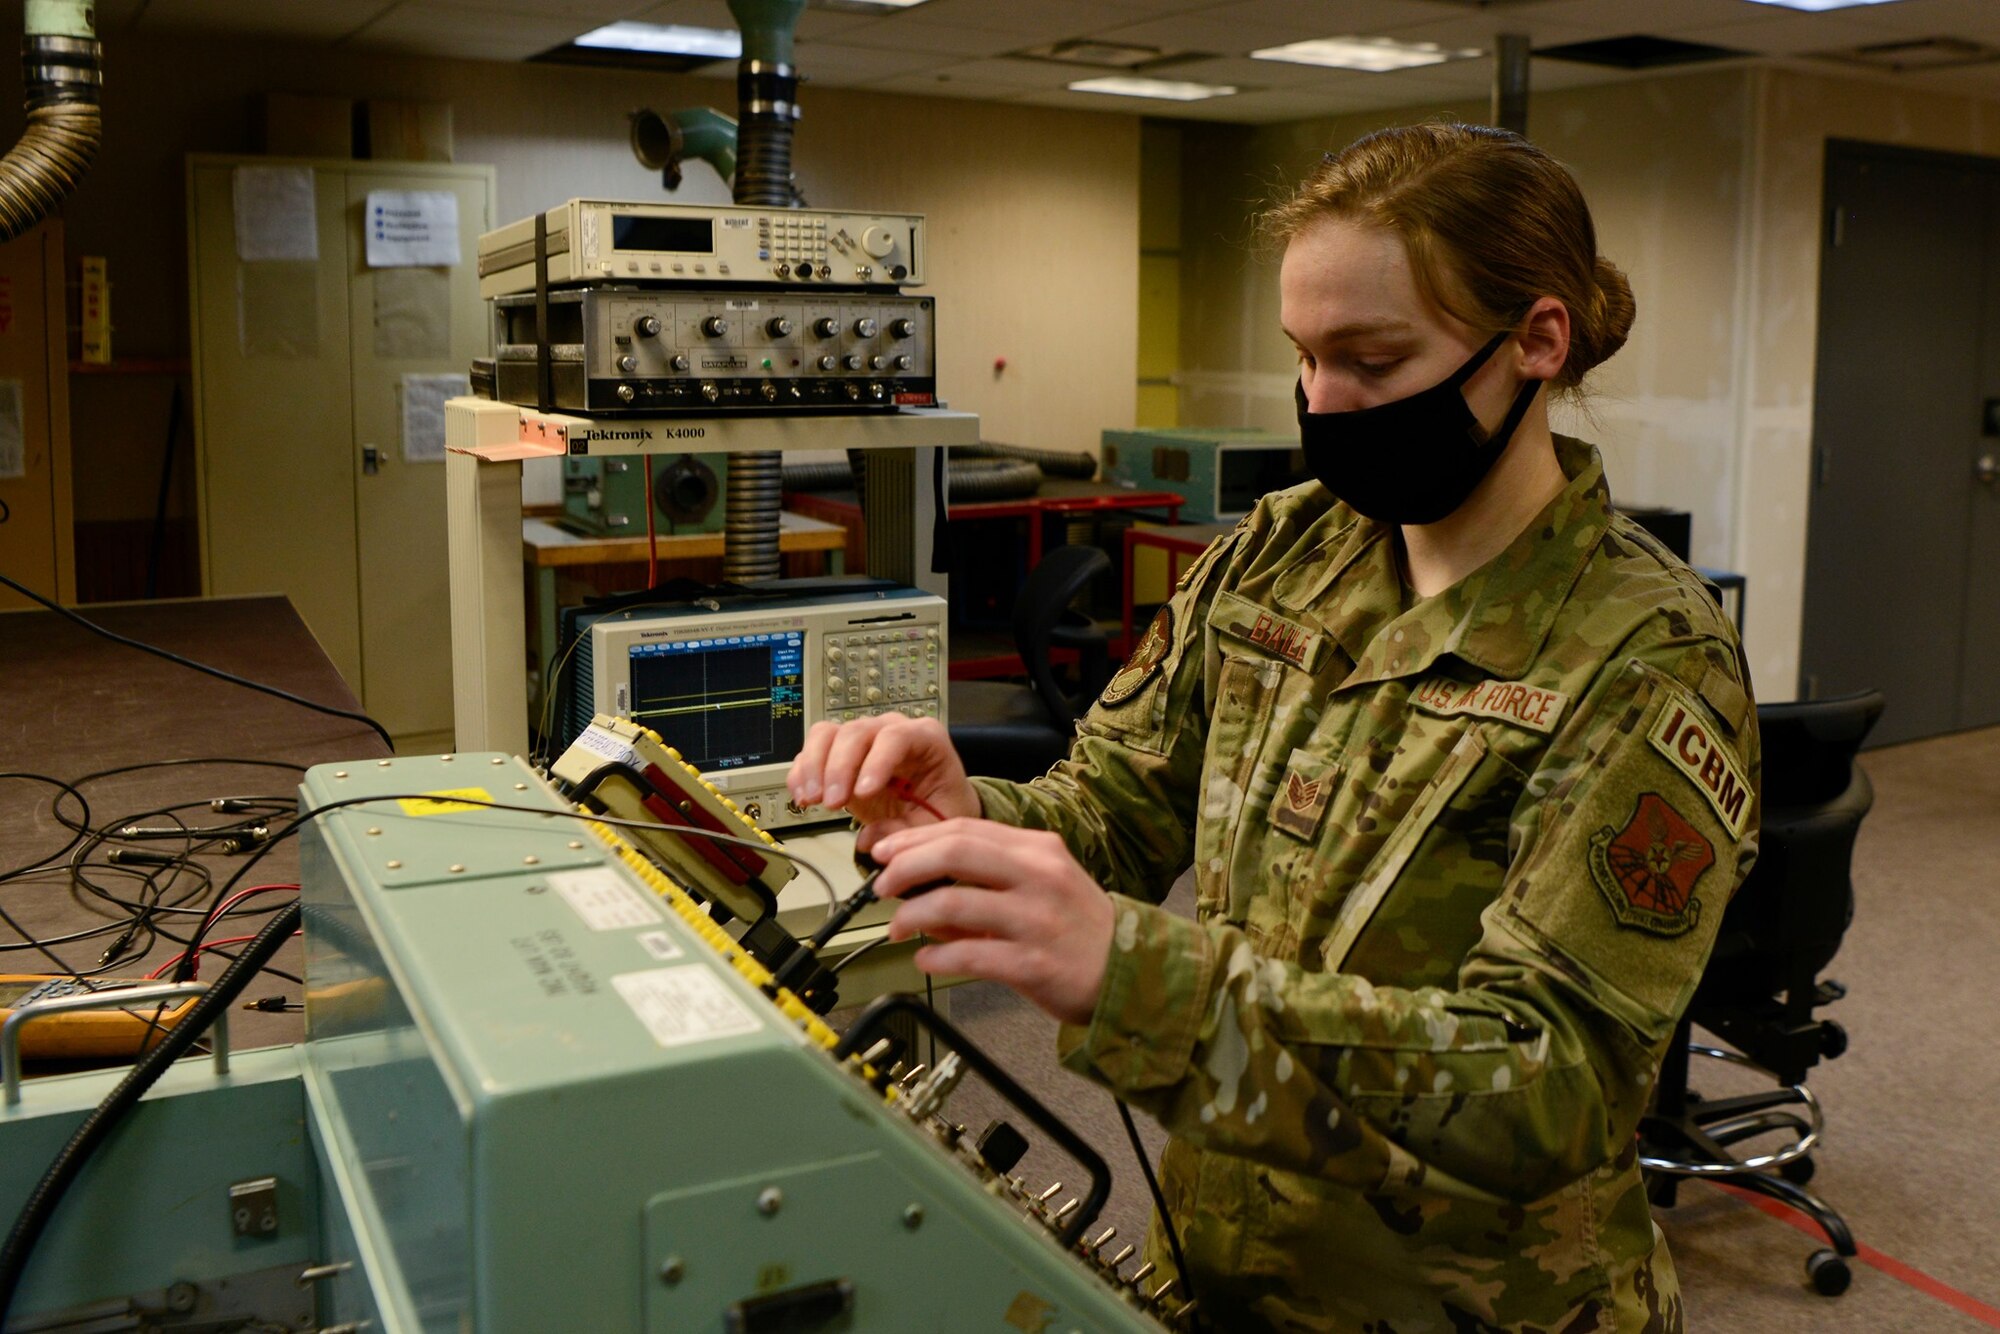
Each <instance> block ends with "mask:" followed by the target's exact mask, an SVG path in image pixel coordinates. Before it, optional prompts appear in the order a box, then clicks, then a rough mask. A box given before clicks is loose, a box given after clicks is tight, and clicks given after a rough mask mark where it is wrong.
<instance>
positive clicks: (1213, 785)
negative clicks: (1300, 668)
mask: <svg viewBox="0 0 2000 1334" xmlns="http://www.w3.org/2000/svg"><path fill="white" fill-rule="evenodd" d="M1285 671H1286V668H1285V667H1284V665H1283V664H1281V663H1279V662H1276V661H1274V660H1272V659H1270V658H1264V657H1252V656H1247V655H1239V654H1236V653H1233V652H1230V651H1229V650H1227V649H1225V650H1224V651H1223V655H1222V670H1221V672H1220V673H1219V674H1218V676H1217V678H1216V691H1215V712H1214V716H1213V718H1212V719H1211V720H1210V722H1209V729H1208V749H1207V753H1206V755H1205V756H1204V763H1203V764H1202V772H1201V800H1200V804H1199V805H1198V806H1197V808H1196V815H1197V817H1198V818H1197V820H1196V840H1195V872H1196V889H1195V893H1196V902H1197V905H1198V906H1199V907H1200V908H1201V909H1202V910H1203V911H1204V912H1221V911H1224V910H1225V909H1226V906H1227V904H1228V901H1229V867H1230V864H1231V862H1232V860H1233V859H1234V856H1235V853H1236V850H1237V848H1238V847H1239V845H1240V844H1241V841H1242V839H1243V838H1245V837H1246V834H1245V826H1246V824H1248V823H1250V822H1248V821H1245V820H1243V819H1242V818H1241V817H1242V815H1243V810H1244V807H1245V806H1246V805H1247V804H1248V803H1249V801H1250V796H1251V788H1252V785H1253V784H1254V783H1255V782H1256V778H1257V771H1258V764H1259V761H1260V759H1261V756H1262V753H1263V749H1264V746H1265V744H1266V743H1267V741H1268V739H1269V734H1270V730H1271V718H1272V714H1273V712H1274V710H1275V709H1276V707H1277V699H1278V694H1279V690H1280V684H1281V682H1282V680H1283V674H1284V672H1285Z"/></svg>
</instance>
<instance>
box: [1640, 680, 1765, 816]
mask: <svg viewBox="0 0 2000 1334" xmlns="http://www.w3.org/2000/svg"><path fill="white" fill-rule="evenodd" d="M1646 739H1647V740H1648V741H1651V742H1652V743H1653V749H1655V750H1657V751H1659V752H1660V754H1662V755H1664V756H1666V757H1667V759H1668V760H1669V761H1670V762H1671V763H1672V764H1673V766H1674V767H1675V768H1676V769H1679V770H1680V771H1681V772H1682V773H1684V774H1686V775H1687V776H1688V778H1689V780H1690V781H1692V782H1693V783H1694V785H1695V786H1696V787H1698V788H1700V789H1701V794H1702V795H1703V796H1704V797H1707V798H1708V804H1709V805H1711V806H1713V807H1714V808H1715V813H1716V814H1717V815H1718V816H1720V817H1722V824H1723V827H1724V828H1725V829H1727V830H1728V831H1729V832H1730V833H1731V834H1733V835H1735V836H1736V837H1737V838H1741V837H1743V831H1744V830H1745V829H1747V828H1748V827H1749V825H1750V780H1749V779H1748V778H1746V777H1744V775H1743V770H1742V768H1741V767H1739V766H1738V765H1737V763H1736V757H1735V756H1733V755H1731V754H1730V753H1729V750H1728V748H1727V747H1726V746H1724V745H1723V744H1722V743H1721V742H1719V741H1717V740H1716V739H1715V738H1714V737H1712V736H1710V735H1709V732H1708V728H1707V727H1706V726H1704V725H1703V723H1702V721H1701V720H1700V718H1698V717H1697V716H1696V715H1695V712H1694V710H1693V709H1692V708H1691V707H1690V706H1689V705H1687V704H1686V703H1685V702H1683V700H1682V698H1681V697H1680V696H1679V695H1678V694H1673V695H1669V696H1668V698H1667V704H1666V707H1665V708H1663V709H1661V710H1660V715H1659V717H1658V718H1656V719H1654V721H1653V726H1652V729H1651V730H1650V731H1648V732H1647V733H1646Z"/></svg>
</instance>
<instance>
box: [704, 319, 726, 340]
mask: <svg viewBox="0 0 2000 1334" xmlns="http://www.w3.org/2000/svg"><path fill="white" fill-rule="evenodd" d="M701 331H702V332H703V333H704V334H706V335H708V336H709V337H710V338H720V337H722V336H723V335H724V334H726V333H728V332H729V321H728V320H725V319H724V318H722V316H720V315H708V316H704V317H703V319H702V321H701Z"/></svg>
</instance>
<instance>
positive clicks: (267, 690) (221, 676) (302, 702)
mask: <svg viewBox="0 0 2000 1334" xmlns="http://www.w3.org/2000/svg"><path fill="white" fill-rule="evenodd" d="M0 584H5V585H6V586H7V587H9V588H11V589H13V590H14V591H15V592H16V593H19V594H21V595H22V596H23V597H26V598H30V599H32V600H33V601H35V602H39V603H40V604H41V605H42V606H44V607H47V608H48V609H49V610H50V611H52V612H55V613H56V614H57V615H59V616H65V617H68V618H69V619H70V620H72V621H74V622H76V623H77V624H78V625H80V626H82V627H83V628H84V629H86V630H88V631H90V633H92V634H94V635H98V636H100V637H102V638H104V639H108V640H110V641H111V642H112V643H114V644H123V645H125V647H127V648H135V649H138V650H139V651H140V652H141V653H150V654H152V655H153V656H154V657H156V658H165V659H166V660H167V661H168V662H172V663H178V664H179V665H181V666H182V667H187V668H191V669H192V670H194V671H197V672H205V673H207V674H208V675H210V676H213V677H215V678H216V679H217V680H220V681H227V682H229V683H230V684H231V685H238V686H242V687H243V688H244V689H246V690H255V691H258V692H260V693H262V694H266V695H271V696H275V697H276V698H278V699H282V700H284V701H286V702H287V703H291V704H296V705H298V706H299V707H300V708H302V709H311V710H312V711H313V712H314V713H324V714H326V715H327V716H329V717H333V718H346V719H349V720H351V721H353V722H357V723H361V724H363V725H364V726H366V727H368V728H370V729H371V730H373V731H374V733H375V735H377V736H379V737H381V738H382V744H383V745H385V746H387V747H388V748H389V749H390V750H392V751H393V750H394V749H395V748H396V743H395V742H394V741H393V740H391V739H390V737H389V732H388V729H386V728H384V727H383V726H382V724H380V723H378V722H376V721H375V720H374V719H373V718H370V717H369V716H368V715H367V714H365V713H362V712H361V711H360V710H358V709H338V708H335V707H334V706H333V705H331V704H319V703H315V702H314V701H312V700H309V699H306V698H305V697H303V696H301V695H294V694H293V693H292V692H291V691H289V690H280V689H278V687H276V686H267V685H265V684H263V683H262V682H260V681H252V680H249V679H247V678H245V677H241V676H237V675H236V674H235V673H233V672H225V671H223V670H222V669H221V668H219V667H210V666H208V665H207V664H206V663H200V662H196V661H195V660H194V659H192V658H183V657H182V656H181V655H180V654H178V653H171V652H169V651H167V650H166V649H163V648H155V647H153V646H152V645H151V644H144V643H141V642H140V641H138V640H136V639H131V638H128V637H126V636H125V635H121V634H119V633H117V632H116V631H114V630H107V629H105V628H104V627H103V626H101V625H99V624H97V623H96V622H95V621H89V620H85V619H84V618H83V617H81V616H79V615H77V614H76V613H75V612H73V611H71V610H70V609H69V608H68V607H65V606H63V605H62V604H61V603H58V602H51V601H50V600H49V599H48V598H45V597H43V596H42V595H41V594H40V593H37V592H36V591H35V590H34V589H32V588H29V587H27V586H26V585H25V584H18V583H16V582H14V581H13V580H12V579H9V578H8V577H7V576H6V575H4V574H0Z"/></svg>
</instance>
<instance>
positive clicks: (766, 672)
mask: <svg viewBox="0 0 2000 1334" xmlns="http://www.w3.org/2000/svg"><path fill="white" fill-rule="evenodd" d="M766 587H768V586H766ZM819 587H821V588H824V585H819ZM567 620H568V625H567V626H566V633H565V635H564V640H565V642H568V643H571V644H573V647H572V648H571V650H570V653H569V660H568V662H567V664H566V665H564V666H562V667H561V668H560V677H559V680H558V682H557V688H558V689H559V691H560V698H561V701H562V709H563V722H562V726H561V728H560V731H561V736H560V738H559V740H560V742H561V743H562V744H563V745H567V744H568V743H569V742H570V741H572V740H574V739H575V738H576V736H577V735H579V734H580V733H581V732H582V731H583V730H584V729H585V728H586V727H588V726H589V725H590V720H591V718H592V717H593V716H595V715H596V714H599V713H608V714H614V715H616V716H618V717H621V718H630V719H631V720H632V721H633V722H636V723H640V724H642V725H644V726H646V727H648V728H651V729H652V730H653V731H655V732H658V733H659V734H660V737H661V739H662V740H664V741H665V742H666V743H667V744H668V745H669V746H672V747H673V748H674V749H675V750H677V751H679V752H680V754H681V757H682V758H683V759H685V760H686V761H687V762H688V763H689V764H692V765H694V766H695V767H696V768H698V769H700V770H701V771H702V773H703V775H704V776H705V777H706V778H707V779H708V780H709V781H710V782H711V783H713V784H715V786H716V787H718V788H719V789H721V790H722V792H724V793H725V794H726V795H727V796H728V797H729V798H730V799H731V800H733V801H734V802H735V803H736V804H737V805H738V806H739V807H741V808H742V809H743V811H744V812H745V813H746V814H749V815H750V818H751V819H753V820H755V821H756V822H757V823H759V824H761V825H763V826H764V827H766V828H783V827H786V826H788V825H796V824H800V823H805V822H808V821H819V820H823V819H825V818H827V817H826V813H825V812H822V811H811V812H805V813H801V812H798V811H793V810H788V809H787V808H786V801H787V794H786V792H785V772H786V770H788V769H789V768H790V767H791V763H792V758H793V757H794V756H795V755H797V754H798V752H799V749H800V747H801V746H803V745H804V744H805V734H806V729H808V728H809V727H811V726H812V725H813V724H814V723H816V722H819V721H821V720H823V719H824V720H828V721H832V722H844V721H846V720H848V719H852V718H862V717H867V716H869V715H871V714H881V713H903V714H907V715H909V716H910V717H913V718H938V719H943V718H944V703H945V680H946V665H945V664H946V654H945V620H946V618H945V603H944V600H943V599H942V598H938V597H933V596H932V595H931V594H929V593H925V592H923V591H922V590H921V589H915V588H906V587H902V586H900V585H889V584H880V583H878V584H873V585H869V584H863V585H861V586H860V587H859V588H856V587H853V586H850V587H846V588H840V589H835V590H828V591H818V592H811V593H805V592H801V593H799V594H797V595H791V596H782V597H775V598H774V597H769V596H758V597H738V598H721V599H706V600H704V601H702V602H698V603H690V604H681V605H675V606H670V607H658V606H652V607H635V608H631V609H629V610H625V611H618V612H610V613H591V612H589V611H583V612H579V613H575V614H572V615H571V616H570V617H568V618H567Z"/></svg>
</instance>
